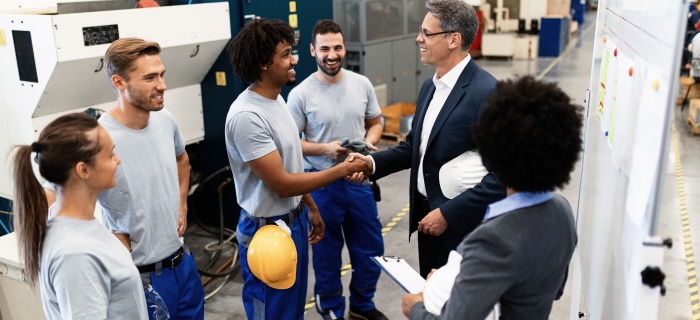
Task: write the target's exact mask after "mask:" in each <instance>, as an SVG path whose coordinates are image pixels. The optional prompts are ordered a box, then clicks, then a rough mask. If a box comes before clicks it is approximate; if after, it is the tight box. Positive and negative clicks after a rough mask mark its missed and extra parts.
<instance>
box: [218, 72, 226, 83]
mask: <svg viewBox="0 0 700 320" xmlns="http://www.w3.org/2000/svg"><path fill="white" fill-rule="evenodd" d="M216 85H217V86H220V87H225V86H226V72H223V71H217V72H216Z"/></svg>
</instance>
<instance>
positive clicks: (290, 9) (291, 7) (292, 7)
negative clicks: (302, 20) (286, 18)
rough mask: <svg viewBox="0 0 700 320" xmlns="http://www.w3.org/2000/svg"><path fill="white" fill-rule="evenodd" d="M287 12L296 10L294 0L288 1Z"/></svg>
mask: <svg viewBox="0 0 700 320" xmlns="http://www.w3.org/2000/svg"><path fill="white" fill-rule="evenodd" d="M289 12H292V13H294V12H297V2H296V1H289Z"/></svg>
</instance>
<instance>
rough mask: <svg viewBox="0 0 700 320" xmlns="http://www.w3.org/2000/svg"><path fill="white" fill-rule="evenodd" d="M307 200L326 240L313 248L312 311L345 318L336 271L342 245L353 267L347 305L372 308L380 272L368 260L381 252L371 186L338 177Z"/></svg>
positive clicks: (382, 251) (326, 316) (379, 229)
mask: <svg viewBox="0 0 700 320" xmlns="http://www.w3.org/2000/svg"><path fill="white" fill-rule="evenodd" d="M311 171H316V170H315V169H312V170H311ZM311 197H312V198H313V199H314V202H315V203H316V206H317V207H318V210H319V211H320V212H321V217H322V218H323V222H324V224H325V225H326V234H325V236H324V237H323V239H322V240H321V241H320V242H319V243H317V244H315V245H313V246H312V250H313V263H314V274H315V276H316V283H315V285H314V296H315V299H316V310H317V311H318V312H319V313H320V314H321V315H322V316H323V317H324V319H331V317H329V313H330V312H333V313H334V314H335V318H340V317H344V314H345V297H344V296H343V284H342V282H341V280H340V268H341V267H342V256H341V253H342V251H343V245H344V244H345V243H347V246H348V252H349V253H350V263H351V264H352V269H353V272H352V279H351V280H350V307H351V308H352V309H353V310H354V311H358V312H365V311H370V310H372V309H374V308H375V306H374V302H373V301H372V298H373V297H374V293H375V291H376V286H377V280H378V279H379V274H380V273H381V269H380V268H379V266H378V265H377V264H376V263H374V262H373V261H372V260H370V257H373V256H380V255H383V254H384V241H383V239H382V226H381V223H380V222H379V215H378V213H377V203H376V202H375V201H374V195H373V193H372V187H371V186H369V185H362V184H357V183H352V182H348V181H346V180H344V179H338V180H336V181H335V182H333V183H331V184H329V185H328V186H326V187H324V188H321V189H319V190H316V191H314V192H312V193H311Z"/></svg>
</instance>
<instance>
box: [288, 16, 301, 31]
mask: <svg viewBox="0 0 700 320" xmlns="http://www.w3.org/2000/svg"><path fill="white" fill-rule="evenodd" d="M289 26H290V27H292V29H296V28H298V27H299V21H297V14H296V13H293V14H290V15H289Z"/></svg>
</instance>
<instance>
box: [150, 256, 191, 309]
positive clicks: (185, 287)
mask: <svg viewBox="0 0 700 320" xmlns="http://www.w3.org/2000/svg"><path fill="white" fill-rule="evenodd" d="M174 256H175V254H173V255H172V256H170V257H169V258H171V259H172V258H173V257H174ZM150 276H151V285H152V286H153V289H155V290H156V292H158V294H159V295H160V297H161V298H163V301H164V302H165V305H166V306H167V307H168V314H169V315H170V319H197V320H201V319H204V287H202V280H201V279H200V278H199V273H198V272H197V264H196V263H195V260H194V254H193V253H191V252H190V253H189V254H187V253H183V257H182V262H180V264H179V265H177V267H175V268H163V269H161V270H160V272H159V273H158V274H156V272H151V273H150ZM151 311H152V310H149V312H148V318H149V319H151V320H153V315H152V314H151Z"/></svg>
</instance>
